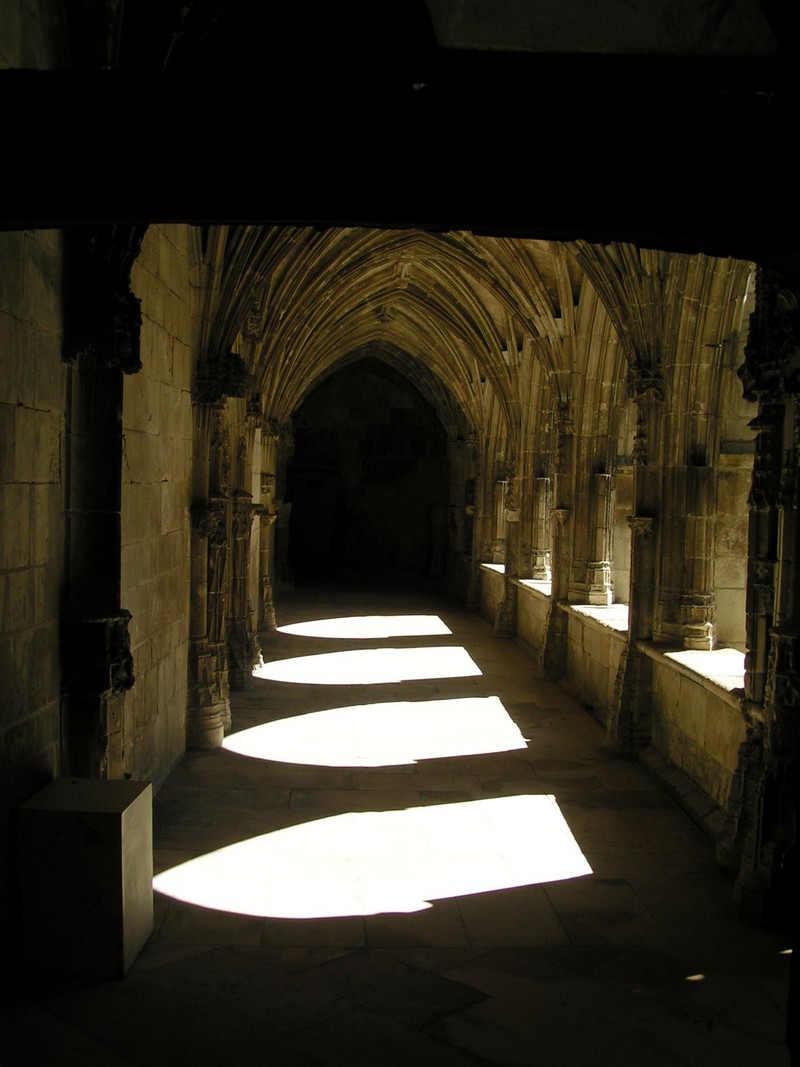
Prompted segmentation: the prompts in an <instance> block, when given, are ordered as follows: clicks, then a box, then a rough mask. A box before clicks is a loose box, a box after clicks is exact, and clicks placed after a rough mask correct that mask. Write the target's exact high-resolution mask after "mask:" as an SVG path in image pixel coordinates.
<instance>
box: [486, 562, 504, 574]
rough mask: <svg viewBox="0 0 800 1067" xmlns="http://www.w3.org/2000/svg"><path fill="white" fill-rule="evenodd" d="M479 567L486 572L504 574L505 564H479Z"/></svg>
mask: <svg viewBox="0 0 800 1067" xmlns="http://www.w3.org/2000/svg"><path fill="white" fill-rule="evenodd" d="M481 567H483V568H484V569H485V570H487V571H494V572H495V574H505V573H506V565H505V563H481Z"/></svg>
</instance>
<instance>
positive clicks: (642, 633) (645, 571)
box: [606, 515, 656, 756]
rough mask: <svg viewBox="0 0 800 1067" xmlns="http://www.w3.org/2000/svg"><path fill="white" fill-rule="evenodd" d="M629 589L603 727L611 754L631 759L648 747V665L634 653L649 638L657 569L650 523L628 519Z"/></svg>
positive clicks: (650, 683) (644, 517)
mask: <svg viewBox="0 0 800 1067" xmlns="http://www.w3.org/2000/svg"><path fill="white" fill-rule="evenodd" d="M628 524H629V526H630V529H631V535H632V536H631V589H630V601H629V604H628V640H627V642H626V644H625V648H624V649H623V652H622V656H621V657H620V662H619V668H618V669H617V676H616V678H615V680H614V701H613V706H612V708H611V712H610V714H609V716H608V719H607V721H606V745H607V746H608V748H609V749H610V750H611V751H612V752H617V753H619V754H620V755H623V756H633V755H635V754H636V753H637V752H639V751H640V750H641V749H643V748H646V747H647V745H649V744H650V740H651V733H652V717H651V707H652V693H653V668H652V660H650V658H649V657H648V656H645V655H644V654H643V653H642V652H640V651H639V649H638V648H637V647H636V643H637V641H639V640H649V639H650V638H651V637H652V623H653V611H654V605H655V589H654V586H653V575H654V573H655V569H656V552H655V545H656V538H655V520H654V519H653V518H652V517H650V516H647V515H631V516H630V517H629V519H628Z"/></svg>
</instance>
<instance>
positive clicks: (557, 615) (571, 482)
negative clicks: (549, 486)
mask: <svg viewBox="0 0 800 1067" xmlns="http://www.w3.org/2000/svg"><path fill="white" fill-rule="evenodd" d="M554 422H555V434H556V454H555V462H554V464H553V466H554V470H555V483H556V484H555V499H556V505H557V506H556V507H554V508H552V509H551V512H550V514H551V516H552V522H551V529H552V532H553V543H552V554H551V566H552V586H551V590H550V607H549V609H548V613H547V622H546V625H545V636H544V641H543V642H542V650H541V657H540V661H539V664H538V665H539V667H540V668H541V670H542V671H543V673H544V674H545V675H546V676H548V677H553V678H560V677H561V676H562V675H563V674H564V672H565V670H566V667H567V631H568V624H569V617H568V615H567V613H566V611H565V610H564V608H563V605H564V604H566V603H568V601H569V587H570V575H571V570H572V542H573V533H574V531H573V530H572V526H573V523H572V522H571V521H570V519H571V516H572V513H573V505H574V497H575V464H574V456H573V453H574V447H573V446H574V434H573V426H572V419H571V417H570V414H569V407H568V405H567V404H566V402H563V401H562V402H560V403H559V404H558V406H557V408H556V411H555V418H554Z"/></svg>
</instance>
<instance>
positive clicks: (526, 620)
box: [517, 583, 550, 656]
mask: <svg viewBox="0 0 800 1067" xmlns="http://www.w3.org/2000/svg"><path fill="white" fill-rule="evenodd" d="M549 614H550V597H549V596H547V595H545V594H544V593H540V592H537V591H536V590H534V589H529V588H527V587H526V586H525V584H524V583H521V584H520V588H519V599H518V601H517V637H518V638H520V640H521V641H523V642H524V643H525V646H526V647H527V648H528V649H529V650H530V653H531V655H533V656H536V655H538V652H539V649H541V647H542V644H543V643H544V638H545V632H546V629H547V619H548V616H549Z"/></svg>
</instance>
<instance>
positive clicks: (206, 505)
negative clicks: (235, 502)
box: [186, 352, 249, 749]
mask: <svg viewBox="0 0 800 1067" xmlns="http://www.w3.org/2000/svg"><path fill="white" fill-rule="evenodd" d="M248 385H249V375H248V373H247V368H246V366H245V364H244V361H243V360H242V358H241V357H240V356H239V355H237V354H236V353H233V352H218V353H216V354H208V355H206V356H205V357H204V358H203V359H202V360H200V362H199V365H198V367H197V371H196V375H195V382H194V387H193V400H194V434H195V439H194V458H193V470H192V485H193V488H192V494H193V498H194V502H193V504H192V509H191V511H192V542H191V545H192V548H191V551H192V571H191V583H192V590H191V601H190V605H191V612H190V624H189V625H190V637H189V664H188V672H189V679H188V683H189V684H188V689H189V692H188V700H187V709H186V711H187V719H186V743H187V746H188V747H189V748H199V749H203V748H216V747H219V745H221V744H222V739H223V735H224V733H225V732H226V731H227V730H229V729H230V727H231V707H230V685H229V681H228V650H227V640H226V630H225V619H226V615H227V604H228V598H229V596H230V589H231V576H230V561H229V545H230V538H231V524H232V518H231V504H230V500H231V469H232V462H233V459H232V455H231V441H230V432H229V430H228V427H227V423H226V398H227V397H243V396H244V395H245V393H246V390H247V387H248ZM236 462H237V475H236V477H237V478H238V479H241V478H243V477H246V472H245V473H243V466H246V456H243V455H242V454H241V450H238V451H237V457H236Z"/></svg>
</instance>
